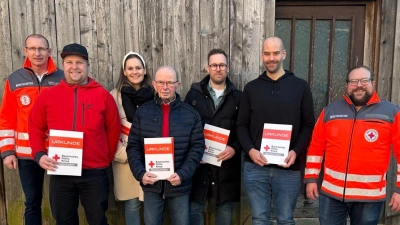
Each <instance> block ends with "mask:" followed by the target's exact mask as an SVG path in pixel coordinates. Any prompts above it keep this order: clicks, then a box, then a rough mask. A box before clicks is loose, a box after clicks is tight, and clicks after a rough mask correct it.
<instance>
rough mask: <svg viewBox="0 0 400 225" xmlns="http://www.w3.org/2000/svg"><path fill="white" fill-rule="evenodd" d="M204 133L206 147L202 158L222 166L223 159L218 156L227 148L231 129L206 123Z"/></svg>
mask: <svg viewBox="0 0 400 225" xmlns="http://www.w3.org/2000/svg"><path fill="white" fill-rule="evenodd" d="M203 133H204V141H205V144H206V147H205V148H206V149H205V150H204V155H203V159H202V160H203V161H204V162H206V163H209V164H212V165H215V166H221V163H222V160H218V156H219V155H220V153H221V152H222V151H224V150H225V148H226V144H227V143H228V138H229V133H230V131H229V130H226V129H222V128H220V127H216V126H212V125H209V124H205V125H204V131H203Z"/></svg>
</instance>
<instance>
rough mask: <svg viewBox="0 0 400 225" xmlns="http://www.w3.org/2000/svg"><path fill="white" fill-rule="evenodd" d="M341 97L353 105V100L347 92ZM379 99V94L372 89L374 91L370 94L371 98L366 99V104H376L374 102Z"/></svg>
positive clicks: (377, 101)
mask: <svg viewBox="0 0 400 225" xmlns="http://www.w3.org/2000/svg"><path fill="white" fill-rule="evenodd" d="M343 98H344V100H346V102H347V103H348V104H349V105H353V102H352V101H351V99H350V97H349V96H348V95H347V94H344V95H343ZM380 101H381V99H380V98H379V96H378V94H377V93H376V91H374V93H373V94H372V96H371V98H370V99H369V100H368V102H367V104H366V105H372V104H376V103H379V102H380Z"/></svg>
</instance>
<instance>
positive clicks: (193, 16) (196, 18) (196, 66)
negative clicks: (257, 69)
mask: <svg viewBox="0 0 400 225" xmlns="http://www.w3.org/2000/svg"><path fill="white" fill-rule="evenodd" d="M185 5H186V6H185V9H186V11H185V14H186V23H187V26H186V34H185V36H186V43H187V46H186V53H187V57H188V60H186V74H184V77H183V78H182V82H183V83H182V86H183V88H182V91H181V94H182V99H183V98H184V97H185V96H186V93H187V92H188V91H189V89H190V86H191V84H192V83H193V82H199V81H200V79H202V77H201V76H200V75H201V64H200V62H201V52H200V49H201V48H200V21H202V17H203V16H204V15H203V14H202V13H201V12H200V2H199V1H190V0H187V1H186V3H185ZM223 7H226V6H223ZM203 57H207V56H203Z"/></svg>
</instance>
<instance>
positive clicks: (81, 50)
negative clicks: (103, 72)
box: [60, 43, 89, 60]
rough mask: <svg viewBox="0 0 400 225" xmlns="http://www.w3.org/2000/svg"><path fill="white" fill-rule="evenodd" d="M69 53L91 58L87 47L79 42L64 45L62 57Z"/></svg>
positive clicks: (87, 58)
mask: <svg viewBox="0 0 400 225" xmlns="http://www.w3.org/2000/svg"><path fill="white" fill-rule="evenodd" d="M68 55H79V56H82V57H83V58H84V59H86V60H89V55H88V52H87V50H86V48H85V47H84V46H82V45H80V44H77V43H73V44H69V45H66V46H64V48H63V50H62V52H61V54H60V56H61V58H64V57H65V56H68Z"/></svg>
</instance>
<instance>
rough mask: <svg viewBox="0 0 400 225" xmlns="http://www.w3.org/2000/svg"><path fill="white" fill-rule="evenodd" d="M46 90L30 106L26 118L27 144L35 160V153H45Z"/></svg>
mask: <svg viewBox="0 0 400 225" xmlns="http://www.w3.org/2000/svg"><path fill="white" fill-rule="evenodd" d="M46 96H47V95H46V90H44V91H43V92H42V93H41V94H40V95H39V97H38V98H37V100H36V102H35V104H34V105H33V107H32V111H31V113H30V115H29V120H28V134H29V144H30V145H31V148H32V157H33V159H35V160H36V161H38V160H39V159H40V158H39V159H36V155H37V154H38V153H40V156H41V155H44V154H47V149H46V144H45V143H46V139H47V134H46V132H47V130H48V127H47V113H46V105H45V103H46Z"/></svg>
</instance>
